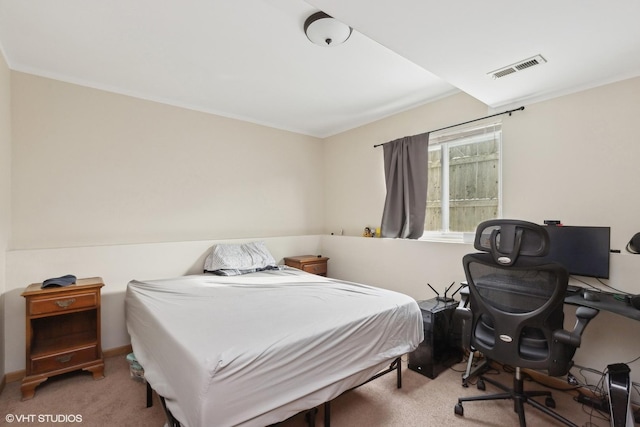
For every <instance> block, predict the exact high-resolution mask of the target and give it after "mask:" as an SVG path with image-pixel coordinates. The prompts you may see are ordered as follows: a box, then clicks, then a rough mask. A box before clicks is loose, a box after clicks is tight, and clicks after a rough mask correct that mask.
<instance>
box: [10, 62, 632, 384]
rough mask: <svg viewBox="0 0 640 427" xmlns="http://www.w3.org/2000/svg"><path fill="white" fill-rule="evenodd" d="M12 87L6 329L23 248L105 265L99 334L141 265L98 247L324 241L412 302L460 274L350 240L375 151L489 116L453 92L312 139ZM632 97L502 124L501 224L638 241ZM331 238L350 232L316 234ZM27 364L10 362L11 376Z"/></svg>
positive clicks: (101, 96) (433, 256) (611, 327)
mask: <svg viewBox="0 0 640 427" xmlns="http://www.w3.org/2000/svg"><path fill="white" fill-rule="evenodd" d="M5 86H6V85H5ZM11 93H12V110H11V113H12V125H13V140H12V145H13V154H12V156H13V162H12V163H11V164H10V166H11V169H12V171H13V172H12V173H13V175H12V179H13V182H12V188H13V199H12V203H11V204H10V203H9V201H6V203H5V205H6V206H9V205H11V207H12V214H13V221H12V224H13V228H12V230H11V231H12V233H13V236H12V239H11V246H12V248H11V249H12V250H11V251H10V253H9V259H10V260H12V263H11V265H9V266H8V267H7V269H8V270H11V271H10V272H9V273H10V274H9V275H8V277H12V278H15V282H16V283H10V284H7V285H5V287H6V289H7V290H11V292H12V294H11V295H12V296H11V299H12V303H11V304H9V303H7V307H9V306H11V310H12V313H13V315H12V316H9V315H8V314H7V319H9V318H10V317H11V319H13V320H12V322H14V323H15V322H19V319H18V318H20V315H19V314H16V313H18V312H19V311H20V310H19V309H16V307H18V305H19V304H20V301H21V299H20V297H19V292H18V291H19V289H20V288H21V287H23V286H25V285H26V284H27V283H17V282H23V281H24V282H27V281H30V280H33V277H34V276H33V274H35V273H29V272H27V270H28V269H27V267H26V266H27V265H28V264H29V256H30V255H31V254H32V253H31V252H30V251H35V252H38V253H39V256H40V257H41V258H40V259H47V258H48V257H47V255H48V254H49V253H51V254H56V258H55V260H57V261H55V262H53V263H50V264H49V265H48V266H47V268H46V269H40V270H37V271H38V273H39V276H38V277H37V278H35V280H38V279H41V278H42V277H40V276H43V275H53V274H54V272H55V273H56V274H58V273H59V274H66V273H73V272H74V271H71V270H77V271H78V272H81V273H79V274H84V273H85V272H86V273H87V274H89V271H87V270H86V268H87V267H86V266H91V269H92V270H99V268H98V267H99V266H100V263H101V262H106V263H107V264H108V267H107V271H109V272H110V273H109V274H110V275H112V276H111V279H112V280H111V282H112V283H113V282H118V283H117V284H115V285H113V284H112V285H108V286H112V287H111V288H110V289H109V288H107V289H106V291H107V294H110V293H113V294H115V297H114V298H111V299H112V301H113V304H112V305H111V306H110V308H109V313H110V314H109V316H112V318H111V319H109V320H107V321H105V322H104V323H103V324H109V321H110V320H113V319H116V320H117V319H119V320H117V321H118V322H121V318H120V317H121V316H122V310H121V309H122V307H121V300H122V292H123V289H124V287H125V286H126V284H125V283H124V281H125V280H126V279H128V278H129V275H128V273H127V274H125V273H123V272H128V271H137V270H136V264H135V263H136V260H131V261H129V264H128V265H127V264H126V261H125V265H122V262H121V261H119V262H118V263H115V264H113V263H110V260H111V259H112V258H111V257H115V258H117V259H118V260H121V257H122V255H117V254H119V253H120V250H119V249H118V250H115V251H112V250H111V249H105V250H103V249H101V248H100V247H101V246H103V245H116V244H118V245H122V244H127V243H145V242H178V241H185V240H205V241H207V240H210V239H226V238H242V237H262V236H286V235H289V236H293V235H303V234H316V233H318V232H321V231H323V232H324V233H326V235H325V236H323V237H322V238H320V239H319V240H318V241H319V243H318V245H319V246H318V247H317V248H316V247H315V245H316V242H315V241H314V243H313V244H312V245H311V246H303V247H304V248H309V250H310V251H311V252H312V253H315V252H322V254H323V255H326V256H329V257H331V261H330V274H331V275H332V276H333V277H338V278H344V279H347V280H355V281H361V282H365V283H371V284H375V285H378V286H382V287H386V288H390V289H395V290H399V291H402V292H405V293H407V294H409V295H411V296H413V297H415V298H417V299H425V298H429V297H431V296H432V293H431V292H430V291H429V290H428V288H427V286H426V283H427V282H428V283H430V284H431V285H433V286H434V287H436V288H437V289H439V290H442V289H443V288H444V287H445V286H448V285H449V284H450V283H451V282H452V281H456V282H459V281H461V280H463V272H462V268H461V256H462V254H464V253H466V252H469V251H471V250H472V249H471V247H470V246H469V245H465V244H452V243H433V242H415V241H411V242H407V241H399V240H388V239H365V238H360V237H355V236H358V235H359V234H360V233H361V230H362V228H363V227H364V226H373V225H377V224H379V222H380V215H381V211H382V205H383V203H384V176H383V167H382V150H381V149H380V148H377V149H374V148H373V145H374V144H377V143H381V142H386V141H389V140H392V139H395V138H398V137H401V136H405V135H411V134H416V133H421V132H425V131H428V130H431V129H434V128H439V127H442V126H447V125H449V124H452V123H456V122H461V121H465V120H468V119H470V118H476V117H480V116H484V115H486V114H487V113H490V111H489V110H488V108H487V106H486V105H484V104H482V103H480V102H478V101H477V100H475V99H473V98H471V97H469V96H467V95H465V94H462V93H460V94H457V95H453V96H451V97H447V98H445V99H442V100H439V101H435V102H433V103H430V104H428V105H425V106H422V107H419V108H416V109H414V110H411V111H407V112H404V113H402V114H398V115H396V116H394V117H390V118H387V119H384V120H381V121H378V122H376V123H372V124H370V125H367V126H363V127H361V128H358V129H354V130H352V131H349V132H345V133H343V134H340V135H336V136H334V137H331V138H327V139H326V140H324V141H320V140H318V139H315V138H311V137H305V136H301V135H297V134H293V133H289V132H283V131H279V130H274V129H269V128H265V127H261V126H256V125H252V124H248V123H244V122H239V121H235V120H231V119H226V118H221V117H217V116H212V115H208V114H203V113H198V112H194V111H189V110H184V109H179V108H175V107H170V106H166V105H161V104H156V103H152V102H147V101H142V100H137V99H133V98H128V97H125V96H122V95H114V94H109V93H106V92H101V91H97V90H93V89H88V88H83V87H79V86H75V85H70V84H67V83H62V82H58V81H53V80H48V79H44V78H39V77H34V76H30V75H26V74H22V73H16V72H14V73H12V74H11ZM638 99H640V79H631V80H627V81H624V82H620V83H616V84H611V85H607V86H603V87H600V88H596V89H592V90H589V91H584V92H580V93H577V94H573V95H568V96H564V97H561V98H557V99H554V100H550V101H546V102H541V103H538V104H533V105H528V106H527V107H526V109H525V111H523V112H518V113H515V114H514V115H513V116H512V117H504V120H503V129H504V145H503V151H504V168H503V190H504V216H506V217H517V218H523V219H528V220H531V221H535V222H541V221H542V220H544V219H547V218H553V219H561V220H563V221H564V222H565V223H566V224H575V225H609V226H611V227H612V247H613V248H618V249H623V248H624V245H625V244H626V242H627V241H628V240H629V238H630V237H631V235H633V234H634V233H635V232H637V231H640V230H638V226H639V224H638V221H637V218H638V213H640V199H639V198H638V197H635V195H634V193H633V191H634V188H633V186H632V185H631V183H632V182H633V181H632V179H633V177H634V173H635V172H634V171H635V169H634V164H635V161H636V160H637V159H638V158H640V144H638V143H637V136H636V134H635V127H634V119H635V118H636V117H640V104H639V103H638V102H637V100H638ZM0 202H2V201H1V199H0ZM5 210H6V209H5ZM341 229H342V230H344V231H345V233H346V234H347V235H349V236H345V237H340V236H329V235H328V234H329V233H330V232H335V233H339V231H340V230H341ZM0 231H2V230H1V229H0ZM4 231H7V234H8V231H9V230H4ZM0 243H1V242H0ZM150 244H151V246H150V248H151V251H152V253H154V254H157V253H159V252H162V248H163V247H164V246H163V245H164V243H155V244H154V243H150ZM73 246H77V247H80V246H82V247H84V248H86V249H83V248H79V249H78V250H80V251H81V252H82V253H83V254H84V255H83V256H82V257H79V258H76V256H77V254H76V253H75V252H74V249H63V250H62V252H59V251H58V250H57V249H48V250H45V251H44V252H42V253H40V252H39V250H38V249H37V248H58V247H62V248H65V247H73ZM113 247H114V248H119V247H123V246H113ZM298 249H301V248H298ZM316 249H317V251H316ZM47 251H51V252H47ZM136 253H137V254H138V256H140V257H144V251H143V250H142V251H137V252H136ZM283 253H286V251H285V252H283ZM87 257H88V258H89V259H87ZM103 257H106V260H103ZM163 259H164V258H163ZM145 262H146V263H147V264H146V265H147V266H148V267H149V268H148V269H145V272H147V273H149V274H150V273H151V272H152V271H153V272H154V274H155V272H156V270H154V269H153V262H149V261H148V260H147V261H145ZM166 262H168V263H171V261H170V260H166ZM56 267H59V268H62V267H63V269H64V271H57V270H55V268H56ZM167 268H169V269H170V270H171V271H173V270H175V268H176V266H175V265H171V266H167ZM161 270H162V271H164V269H161ZM161 270H157V272H160V271H161ZM98 274H100V273H99V272H98ZM125 276H126V277H125ZM639 276H640V256H634V255H629V254H626V253H624V251H623V253H621V254H614V255H612V276H611V279H610V281H609V283H611V285H613V286H616V287H617V288H619V289H622V290H626V291H629V292H632V293H640V285H638V282H637V277H639ZM114 277H118V279H117V280H116V279H113V278H114ZM148 277H150V276H148ZM12 280H13V279H12ZM119 304H120V305H119ZM16 319H18V320H16ZM14 323H12V325H13V324H14ZM116 323H117V322H116ZM7 331H9V328H7ZM611 331H615V333H611ZM639 333H640V322H635V321H630V320H628V319H626V318H623V317H620V316H616V315H613V314H610V313H601V314H600V315H599V317H598V318H597V319H596V320H595V321H594V323H593V324H592V326H590V328H589V329H588V330H587V333H586V336H585V344H584V346H583V349H581V350H580V351H579V353H578V356H577V360H578V362H579V363H581V364H583V365H586V366H590V367H593V368H596V369H601V370H602V369H604V368H605V367H606V365H607V364H608V363H612V362H626V361H629V360H631V359H632V358H634V357H635V356H636V355H637V354H639V353H640V341H638V340H637V338H635V337H637V336H638V334H639ZM123 336H124V338H123ZM112 337H116V338H117V339H114V340H113V342H110V343H109V344H114V345H115V344H120V343H121V341H122V340H123V339H126V335H123V334H122V328H121V326H120V327H119V329H117V330H116V331H115V332H114V335H112ZM20 339H23V338H20V337H15V338H10V337H7V341H9V340H13V341H12V342H14V343H19V342H20ZM18 347H19V346H18ZM105 348H108V346H105ZM612 349H614V350H615V351H612ZM13 356H15V360H13ZM22 363H23V362H21V361H20V358H19V355H18V353H17V352H16V353H15V355H13V354H12V362H11V367H12V369H17V368H19V367H20V366H21V364H22ZM632 369H633V367H632ZM634 375H636V377H637V374H634Z"/></svg>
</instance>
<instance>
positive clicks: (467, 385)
mask: <svg viewBox="0 0 640 427" xmlns="http://www.w3.org/2000/svg"><path fill="white" fill-rule="evenodd" d="M462 387H464V388H467V387H469V383H468V382H467V380H462Z"/></svg>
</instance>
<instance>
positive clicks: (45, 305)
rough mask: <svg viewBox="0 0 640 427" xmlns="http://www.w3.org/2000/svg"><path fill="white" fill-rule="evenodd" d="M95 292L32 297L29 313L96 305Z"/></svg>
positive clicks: (36, 313) (34, 313)
mask: <svg viewBox="0 0 640 427" xmlns="http://www.w3.org/2000/svg"><path fill="white" fill-rule="evenodd" d="M97 298H98V297H97V294H96V293H95V292H91V293H85V294H70V295H58V296H57V297H55V298H43V299H32V300H30V301H29V312H28V313H27V315H38V314H46V313H58V312H62V311H68V310H74V309H78V308H86V307H94V306H96V305H97V304H98V299H97Z"/></svg>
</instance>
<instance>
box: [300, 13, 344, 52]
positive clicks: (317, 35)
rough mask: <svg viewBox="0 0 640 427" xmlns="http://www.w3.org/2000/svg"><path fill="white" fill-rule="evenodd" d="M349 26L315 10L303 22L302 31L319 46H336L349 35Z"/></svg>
mask: <svg viewBox="0 0 640 427" xmlns="http://www.w3.org/2000/svg"><path fill="white" fill-rule="evenodd" d="M351 31H352V29H351V27H350V26H348V25H346V24H343V23H342V22H340V21H338V20H337V19H335V18H333V17H331V16H329V15H327V14H326V13H324V12H316V13H314V14H313V15H311V16H310V17H308V18H307V20H306V21H305V22H304V33H305V34H306V35H307V37H308V38H309V40H311V41H312V42H313V43H315V44H317V45H320V46H337V45H339V44H342V43H344V42H345V41H347V39H348V38H349V36H351Z"/></svg>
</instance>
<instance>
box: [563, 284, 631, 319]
mask: <svg viewBox="0 0 640 427" xmlns="http://www.w3.org/2000/svg"><path fill="white" fill-rule="evenodd" d="M582 291H583V288H577V289H576V290H571V291H567V296H566V297H565V298H564V303H565V304H571V305H578V306H584V307H591V308H595V309H596V310H604V311H609V312H611V313H615V314H619V315H621V316H625V317H629V318H631V319H634V320H640V310H638V309H637V308H635V307H634V306H632V305H631V304H630V303H629V302H628V300H627V299H625V298H624V297H622V299H617V298H616V296H617V295H620V294H612V293H609V292H598V291H596V290H593V289H589V291H591V292H593V293H594V294H596V295H597V296H598V298H599V301H588V300H586V299H584V298H582Z"/></svg>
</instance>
